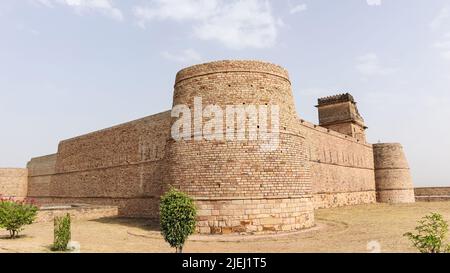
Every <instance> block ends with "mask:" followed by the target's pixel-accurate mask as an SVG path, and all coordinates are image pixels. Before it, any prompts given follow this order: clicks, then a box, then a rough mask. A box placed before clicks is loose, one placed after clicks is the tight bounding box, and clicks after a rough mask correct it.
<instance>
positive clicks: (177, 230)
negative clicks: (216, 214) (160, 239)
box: [160, 188, 197, 253]
mask: <svg viewBox="0 0 450 273" xmlns="http://www.w3.org/2000/svg"><path fill="white" fill-rule="evenodd" d="M196 214H197V212H196V208H195V205H194V200H192V198H190V197H189V196H188V195H187V194H185V193H183V192H180V191H178V190H176V189H174V188H171V189H170V190H169V191H168V192H167V193H166V194H164V195H163V196H162V197H161V203H160V223H161V233H162V235H163V236H164V239H165V240H166V242H168V243H169V244H170V246H171V247H174V248H175V249H176V252H177V253H181V252H182V251H183V246H184V243H185V242H186V240H187V238H188V237H189V235H191V234H193V233H194V231H195V224H196Z"/></svg>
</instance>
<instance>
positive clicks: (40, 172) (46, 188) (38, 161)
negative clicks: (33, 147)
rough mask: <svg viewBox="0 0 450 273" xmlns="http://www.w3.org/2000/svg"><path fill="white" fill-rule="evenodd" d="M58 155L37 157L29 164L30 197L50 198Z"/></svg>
mask: <svg viewBox="0 0 450 273" xmlns="http://www.w3.org/2000/svg"><path fill="white" fill-rule="evenodd" d="M56 157H57V154H52V155H47V156H41V157H36V158H33V159H31V160H30V162H28V164H27V168H28V176H29V177H28V196H29V197H33V198H36V197H39V198H44V197H50V196H51V195H50V185H51V181H52V176H53V175H54V174H55V173H56V172H55V166H56Z"/></svg>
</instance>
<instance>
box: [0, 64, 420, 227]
mask: <svg viewBox="0 0 450 273" xmlns="http://www.w3.org/2000/svg"><path fill="white" fill-rule="evenodd" d="M196 97H200V98H201V99H202V103H203V104H204V105H215V106H218V107H221V108H224V107H226V106H227V105H264V106H268V107H269V106H278V107H279V113H280V117H279V118H280V119H279V121H280V126H279V128H280V133H279V145H278V147H277V149H275V150H267V151H265V150H261V149H260V147H261V144H262V143H261V140H259V139H256V140H254V139H245V140H241V141H228V140H206V139H201V140H196V139H195V138H193V136H194V134H195V131H194V132H193V133H192V134H191V135H190V136H191V138H188V139H184V140H180V141H176V140H175V139H174V138H173V137H172V135H171V127H172V126H173V124H174V123H175V122H176V119H175V118H173V117H171V112H170V111H167V112H163V113H159V114H156V115H152V116H148V117H145V118H142V119H139V120H136V121H132V122H128V123H125V124H121V125H118V126H114V127H111V128H108V129H104V130H100V131H97V132H93V133H90V134H87V135H84V136H79V137H76V138H72V139H68V140H64V141H61V143H60V144H59V146H58V152H57V153H56V154H54V155H49V156H45V157H39V158H34V159H32V160H31V161H30V162H29V163H28V170H29V174H28V183H27V196H28V197H32V198H34V199H36V200H37V201H38V202H40V203H42V204H71V203H88V204H93V205H112V206H118V208H119V214H120V215H122V216H131V217H150V218H157V217H158V211H159V210H158V206H159V200H160V196H161V195H162V194H163V193H164V192H165V191H166V190H167V189H168V187H169V185H171V186H174V187H176V188H179V189H180V190H182V191H184V192H186V193H188V194H189V195H190V196H192V197H193V198H194V199H195V202H196V205H197V207H198V227H197V231H198V232H200V233H213V234H216V233H217V234H226V233H238V232H239V233H241V232H250V233H252V232H277V231H293V230H298V229H302V228H307V227H311V226H313V225H314V209H315V208H327V207H339V206H346V205H355V204H364V203H374V202H376V201H377V196H378V201H380V202H411V201H413V200H414V192H413V191H412V180H411V176H410V174H409V169H408V167H407V165H405V163H406V158H405V156H404V154H403V150H402V149H401V147H400V146H398V145H391V144H380V145H372V144H369V143H367V142H366V138H365V130H366V128H367V127H366V126H365V124H364V120H363V118H362V116H361V115H360V113H359V111H358V109H357V107H356V102H355V99H354V98H353V97H352V96H351V95H350V94H342V95H336V96H331V97H326V98H321V99H319V100H318V106H317V107H318V111H319V125H316V124H313V123H310V122H307V121H304V120H302V119H300V118H299V117H298V114H297V111H296V109H295V104H294V98H293V93H292V90H291V83H290V80H289V75H288V72H287V71H286V70H285V69H283V68H282V67H280V66H277V65H274V64H270V63H265V62H259V61H218V62H212V63H206V64H200V65H195V66H192V67H188V68H186V69H183V70H181V71H180V72H178V74H177V75H176V79H175V86H174V95H173V106H177V105H180V104H183V105H186V106H188V107H189V108H191V109H192V108H193V107H194V105H193V103H194V99H195V98H196ZM191 118H192V122H193V123H195V119H196V117H195V115H193V116H192V117H191ZM197 118H198V117H197ZM258 126H259V125H258ZM1 174H2V173H1V172H0V181H4V179H3V180H1V179H2V178H1V177H2V175H1ZM8 181H9V182H8V184H11V183H12V184H14V183H19V184H20V183H22V184H23V182H20V181H17V180H11V179H9V180H8ZM14 181H16V182H14ZM3 183H4V182H3ZM3 188H5V187H3ZM3 188H2V187H0V189H1V190H2V191H6V190H4V189H3ZM8 188H10V187H8ZM19 188H20V187H19ZM8 191H10V190H8ZM18 192H19V191H18ZM0 193H1V192H0Z"/></svg>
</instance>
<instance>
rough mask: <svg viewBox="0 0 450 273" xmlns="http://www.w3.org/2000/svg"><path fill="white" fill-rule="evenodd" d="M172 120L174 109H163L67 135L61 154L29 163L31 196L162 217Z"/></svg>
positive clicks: (40, 199) (48, 200) (53, 201)
mask: <svg viewBox="0 0 450 273" xmlns="http://www.w3.org/2000/svg"><path fill="white" fill-rule="evenodd" d="M169 125H170V112H164V113H160V114H157V115H153V116H149V117H146V118H143V119H139V120H136V121H132V122H129V123H125V124H122V125H119V126H115V127H112V128H108V129H105V130H101V131H98V132H94V133H91V134H87V135H84V136H80V137H76V138H73V139H69V140H65V141H62V142H61V143H60V144H59V148H58V154H57V155H56V156H48V157H45V158H38V159H34V160H32V161H31V162H30V163H29V167H30V168H31V170H32V171H31V175H30V185H31V186H30V191H29V196H30V197H33V198H36V199H37V200H38V201H39V202H41V203H68V202H70V203H90V204H102V205H114V206H118V207H119V214H120V215H126V216H137V217H141V216H146V217H157V212H158V205H159V197H160V195H161V193H162V183H163V177H162V175H163V174H164V171H163V170H162V168H163V167H164V164H163V163H162V162H163V159H164V155H165V146H166V142H167V139H168V137H169V134H170V128H169ZM53 164H54V165H53Z"/></svg>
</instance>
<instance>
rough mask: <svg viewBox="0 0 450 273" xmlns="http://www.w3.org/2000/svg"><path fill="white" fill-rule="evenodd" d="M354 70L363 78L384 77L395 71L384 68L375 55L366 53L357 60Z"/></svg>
mask: <svg viewBox="0 0 450 273" xmlns="http://www.w3.org/2000/svg"><path fill="white" fill-rule="evenodd" d="M355 67H356V70H357V71H358V72H359V73H360V74H362V75H363V76H384V75H390V74H393V73H395V72H396V71H397V69H395V68H391V67H384V66H382V65H381V62H380V60H379V58H378V56H377V55H376V54H375V53H368V54H365V55H363V56H360V57H358V58H357V64H356V66H355Z"/></svg>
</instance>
